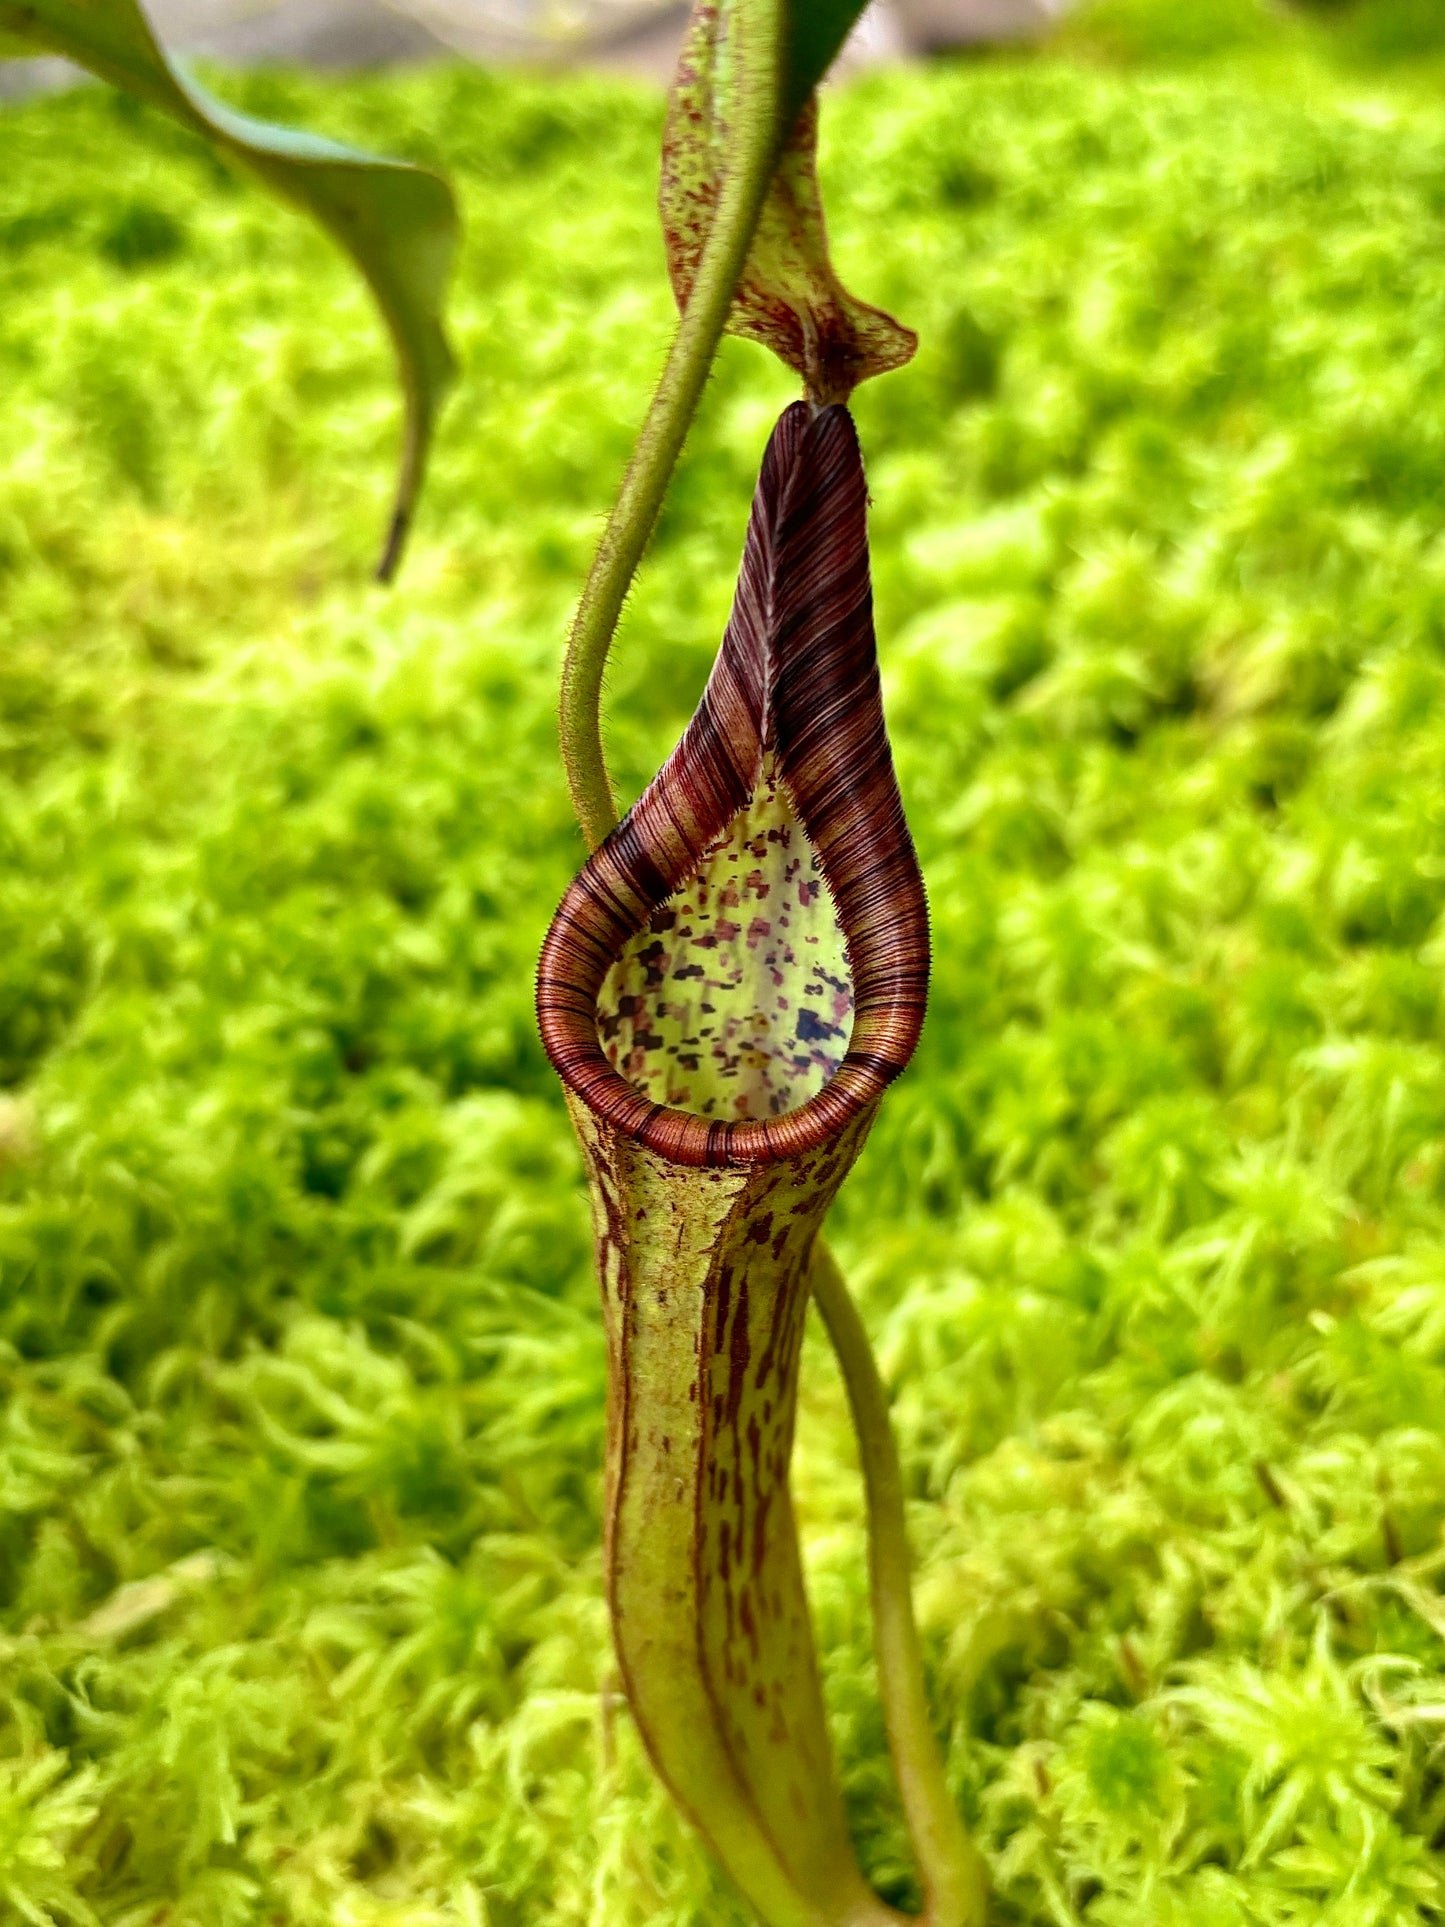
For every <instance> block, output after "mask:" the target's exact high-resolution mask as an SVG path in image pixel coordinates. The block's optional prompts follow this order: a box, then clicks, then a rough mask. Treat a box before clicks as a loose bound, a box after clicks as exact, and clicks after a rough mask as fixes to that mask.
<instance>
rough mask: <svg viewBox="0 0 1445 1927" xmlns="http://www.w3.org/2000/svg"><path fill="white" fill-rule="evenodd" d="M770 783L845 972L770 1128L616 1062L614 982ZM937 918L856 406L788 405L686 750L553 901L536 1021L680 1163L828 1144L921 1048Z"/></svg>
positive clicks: (660, 1151)
mask: <svg viewBox="0 0 1445 1927" xmlns="http://www.w3.org/2000/svg"><path fill="white" fill-rule="evenodd" d="M765 764H766V768H767V771H768V772H769V777H768V780H773V778H774V777H775V780H776V783H777V786H778V788H779V790H780V791H781V792H782V793H783V794H784V795H785V798H786V801H787V803H788V805H789V806H790V807H791V809H792V811H793V812H794V813H795V815H796V818H797V820H798V822H799V823H800V824H801V827H802V830H803V832H804V833H805V835H806V838H807V842H808V845H809V846H810V852H811V853H812V854H813V855H814V856H815V858H816V864H817V868H818V870H819V871H820V872H821V875H822V878H823V879H824V881H825V882H826V886H827V888H828V890H829V891H830V892H831V894H832V898H833V902H834V904H835V906H836V909H837V915H838V922H839V925H840V926H841V931H842V937H843V943H844V947H845V950H846V956H847V964H848V972H849V975H850V977H851V988H852V997H853V1021H852V1028H851V1033H850V1035H849V1038H848V1043H847V1049H846V1051H845V1052H844V1053H843V1055H842V1057H841V1059H840V1060H839V1061H838V1062H837V1064H836V1068H834V1069H833V1071H832V1074H831V1076H829V1078H828V1080H827V1082H826V1083H825V1084H824V1085H823V1087H822V1088H821V1089H820V1090H818V1091H817V1092H816V1093H815V1094H814V1095H812V1096H810V1097H808V1098H807V1100H806V1101H805V1102H803V1103H801V1104H798V1105H797V1106H796V1107H795V1108H792V1109H788V1110H785V1111H783V1112H782V1113H781V1114H780V1115H778V1116H775V1117H771V1116H770V1117H733V1118H726V1117H717V1116H711V1117H710V1116H704V1115H701V1114H699V1113H698V1112H697V1111H693V1110H687V1109H681V1108H677V1107H676V1106H673V1105H669V1104H664V1103H659V1102H657V1101H656V1100H655V1098H654V1097H652V1096H651V1095H649V1094H648V1092H647V1091H645V1090H642V1089H639V1088H638V1086H637V1085H636V1084H634V1083H631V1082H629V1081H628V1079H627V1078H626V1077H625V1076H623V1075H622V1074H621V1073H620V1072H619V1070H617V1069H616V1068H614V1066H613V1064H612V1063H611V1062H609V1060H608V1055H607V1050H606V1048H605V1047H604V1044H603V1040H602V1038H601V1036H600V1034H599V1029H598V1019H599V998H600V996H601V995H602V992H603V986H604V983H605V981H606V979H607V976H608V972H609V971H610V970H612V968H613V967H614V965H616V964H617V963H618V962H619V960H620V959H621V958H622V957H623V956H624V953H625V952H626V950H627V947H628V945H629V944H630V943H631V942H632V940H633V939H634V938H636V937H637V936H639V934H640V933H641V932H643V931H644V930H646V929H647V928H648V926H649V924H650V923H651V922H652V920H653V919H654V917H655V916H656V915H657V914H658V912H659V911H662V910H664V908H665V906H666V905H667V904H668V902H669V900H670V899H671V898H673V897H674V896H675V895H676V893H677V892H678V891H679V890H680V889H682V888H683V887H684V886H686V885H687V884H688V883H689V881H690V880H693V879H695V878H697V877H698V875H699V872H700V870H701V869H702V867H703V866H704V864H705V863H706V862H707V860H708V859H709V857H710V856H711V855H712V854H714V853H715V851H716V850H717V847H718V845H719V843H720V842H721V841H722V839H724V838H725V837H726V836H727V835H728V833H729V831H730V830H731V828H732V826H733V825H734V824H735V822H736V821H737V819H738V818H739V817H740V816H741V815H742V814H743V813H744V812H745V811H746V810H748V808H749V807H750V805H751V804H752V803H753V800H754V798H755V795H756V794H757V793H758V790H759V785H760V784H761V783H762V782H763V781H764V780H765ZM927 990H928V914H927V907H926V904H925V900H924V894H923V881H922V878H921V876H920V875H919V870H918V863H917V858H916V857H915V855H914V850H913V844H912V840H911V838H910V836H909V833H908V826H907V823H906V821H905V820H904V815H903V804H902V799H901V797H900V796H899V793H898V784H897V779H896V777H895V775H894V771H893V760H892V756H891V753H890V751H889V747H888V736H887V731H886V728H885V725H884V720H883V702H882V691H881V688H880V686H879V680H878V665H877V650H876V644H875V640H874V632H873V608H872V590H871V586H870V581H869V570H868V538H867V486H866V483H865V481H864V477H863V465H862V460H861V457H860V454H859V449H858V440H857V435H856V432H855V430H854V428H853V423H852V419H851V417H850V416H849V414H848V411H847V410H846V409H845V408H843V407H841V406H836V405H835V406H832V407H828V408H824V409H820V410H818V411H816V412H814V411H812V410H810V409H809V407H808V406H807V405H806V404H804V403H802V402H798V403H795V404H794V405H793V406H792V407H791V408H789V409H788V410H787V411H786V412H785V413H784V415H783V417H782V419H781V420H780V421H779V423H778V425H777V427H776V429H775V430H774V432H773V436H772V439H771V441H770V442H769V444H768V450H767V453H766V455H765V456H764V459H763V466H762V472H761V474H760V476H759V480H758V487H757V492H756V495H755V496H754V500H753V510H752V516H751V520H750V523H749V527H748V536H747V543H746V546H745V549H744V553H743V561H742V568H741V571H740V575H739V580H738V589H737V595H736V599H735V601H734V604H733V611H732V617H731V619H730V621H729V623H728V627H727V630H726V633H725V634H724V637H723V642H722V647H721V649H720V650H719V653H718V657H717V661H716V663H715V664H714V667H713V672H712V675H711V677H710V678H709V681H708V685H707V688H706V690H705V691H704V693H703V697H702V701H701V702H700V703H699V705H698V708H697V711H696V713H695V714H694V716H693V718H692V720H691V722H690V723H689V724H688V727H687V729H686V731H685V732H684V734H683V737H682V740H681V742H680V743H679V744H678V745H677V747H676V749H675V750H674V751H673V752H672V755H671V756H670V757H669V758H668V760H667V762H666V764H665V765H664V766H663V768H662V770H661V771H660V773H659V774H658V776H657V777H656V778H655V779H654V781H653V782H652V783H651V784H650V785H649V787H648V789H647V790H646V791H645V792H644V794H643V795H642V796H641V798H640V799H639V800H638V802H637V803H636V805H635V806H634V807H633V809H632V810H631V811H629V813H628V815H627V817H626V818H625V819H624V820H623V822H622V823H620V824H619V825H618V827H617V828H616V829H615V830H614V831H613V832H612V834H611V835H610V836H609V837H608V838H607V839H606V841H605V842H604V843H603V844H601V846H600V847H599V848H598V849H597V850H596V851H595V852H594V853H593V854H592V856H591V857H589V859H588V860H587V862H586V864H585V865H584V866H583V868H582V870H581V872H580V873H579V874H578V876H577V878H576V880H575V881H574V882H573V883H572V885H571V887H570V888H569V890H568V891H567V894H566V895H565V896H564V898H563V900H562V903H561V906H560V908H559V909H558V911H557V914H556V916H555V917H554V919H553V921H552V926H551V929H550V930H549V931H548V933H547V939H546V942H545V944H544V945H543V948H542V956H541V962H540V966H539V970H538V978H537V1014H538V1023H539V1027H540V1030H541V1035H542V1043H543V1046H544V1048H545V1050H546V1052H547V1055H548V1057H549V1058H550V1059H551V1062H552V1064H553V1067H554V1068H555V1069H556V1071H557V1073H558V1075H559V1076H560V1077H561V1079H562V1081H563V1083H564V1084H565V1085H566V1086H567V1088H568V1089H569V1090H570V1091H572V1092H573V1093H574V1094H575V1096H576V1097H577V1098H578V1099H579V1100H580V1101H581V1102H582V1103H583V1104H584V1105H586V1107H587V1108H588V1110H590V1111H591V1112H592V1114H593V1115H594V1116H595V1117H596V1118H597V1119H598V1120H599V1121H601V1122H602V1123H604V1124H606V1125H608V1126H610V1127H611V1128H612V1129H613V1130H615V1131H617V1132H618V1133H619V1134H620V1135H622V1136H624V1137H627V1138H630V1139H632V1140H633V1141H634V1142H636V1143H638V1144H641V1145H644V1146H645V1147H646V1148H647V1149H648V1150H650V1151H652V1152H654V1153H656V1154H657V1155H658V1156H660V1157H662V1158H664V1159H666V1160H668V1161H669V1162H671V1163H675V1164H680V1165H693V1166H697V1165H705V1166H728V1165H733V1166H748V1165H757V1164H766V1163H772V1162H777V1161H780V1160H782V1159H785V1158H790V1157H794V1156H796V1155H797V1154H798V1153H800V1152H804V1151H808V1150H811V1149H814V1148H816V1147H817V1146H819V1145H822V1144H824V1143H827V1142H830V1141H831V1140H833V1139H835V1138H836V1137H837V1136H838V1134H839V1133H840V1132H841V1131H842V1130H843V1128H844V1127H845V1126H846V1125H847V1124H848V1123H850V1122H851V1121H852V1120H853V1119H854V1118H856V1117H857V1116H858V1115H859V1114H860V1113H861V1112H863V1111H865V1110H866V1109H868V1108H869V1107H870V1106H871V1105H872V1104H874V1103H875V1102H876V1101H877V1099H878V1098H879V1096H880V1095H881V1094H882V1092H883V1090H884V1088H885V1087H886V1086H887V1085H888V1084H889V1083H890V1082H891V1081H892V1079H893V1078H894V1077H896V1076H897V1075H898V1073H899V1072H900V1071H901V1070H902V1069H903V1068H904V1066H905V1065H906V1064H907V1062H908V1060H909V1058H910V1057H911V1056H912V1054H913V1049H914V1046H915V1044H916V1043H917V1040H918V1033H919V1030H920V1028H921V1026H922V1022H923V1013H924V1007H925V1003H926V999H927Z"/></svg>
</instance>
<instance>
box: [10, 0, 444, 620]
mask: <svg viewBox="0 0 1445 1927" xmlns="http://www.w3.org/2000/svg"><path fill="white" fill-rule="evenodd" d="M7 36H9V37H10V38H11V39H15V38H18V39H19V40H20V41H22V42H24V43H25V44H26V46H27V47H40V48H44V49H45V50H46V51H48V52H51V53H57V54H63V55H65V56H66V58H68V59H70V60H73V61H76V62H77V63H78V64H79V65H80V66H83V67H86V68H89V70H90V71H91V72H92V73H94V74H98V75H99V76H100V77H101V78H102V79H103V80H108V81H109V82H110V83H111V84H112V85H113V86H116V87H120V88H123V89H124V90H125V91H126V92H127V93H130V94H134V95H136V96H137V97H138V98H139V99H141V100H144V101H147V102H149V103H150V105H151V106H153V107H157V108H159V109H160V111H161V112H162V113H165V114H169V115H170V116H171V117H172V119H174V120H178V121H180V122H181V123H182V125H184V126H187V127H191V128H193V129H195V131H196V132H198V133H200V134H203V135H205V136H206V138H207V139H209V140H211V141H214V142H215V143H216V144H217V145H218V146H220V147H221V148H223V149H225V150H226V151H227V152H229V153H231V154H233V155H235V156H236V158H237V159H238V160H240V161H242V162H243V163H244V164H245V165H246V166H247V167H249V168H250V169H251V171H252V172H253V173H255V174H258V175H259V176H260V177H261V179H262V180H263V181H265V183H266V184H267V186H268V187H271V188H272V189H274V191H275V192H276V193H278V194H280V195H282V196H283V197H284V198H285V199H287V200H289V201H293V202H295V204H296V205H297V206H298V207H301V208H303V209H304V210H305V211H306V212H307V213H309V214H311V215H313V216H314V217H315V218H316V219H317V220H318V221H319V222H320V223H321V225H322V226H323V227H324V228H325V229H326V230H327V232H328V233H329V234H330V235H331V236H332V238H333V239H334V240H336V241H337V242H338V243H339V244H340V245H341V247H343V248H344V249H345V250H346V252H347V253H348V254H349V255H350V256H351V258H352V260H353V261H354V262H355V263H356V265H357V267H358V268H359V269H360V270H361V272H362V274H363V275H364V276H365V278H366V281H367V283H368V285H369V286H370V288H371V291H372V293H373V294H374V295H375V297H376V301H377V305H378V306H379V307H380V309H381V312H382V316H383V318H384V320H385V322H386V325H387V327H388V329H389V330H390V333H391V338H392V342H393V345H394V347H395V349H396V355H397V361H398V363H399V365H400V371H401V378H402V385H403V387H404V389H405V392H406V436H405V444H404V449H403V454H402V464H401V475H400V480H399V482H398V486H397V496H396V506H395V509H394V511H393V515H392V521H391V528H390V531H389V533H388V536H387V541H386V546H385V549H384V551H383V554H382V558H381V563H380V566H379V568H378V571H377V573H378V574H379V576H380V577H381V579H382V581H384V582H386V581H390V580H391V578H392V576H393V575H394V574H395V572H396V568H397V565H398V563H399V562H400V560H401V554H402V550H403V548H404V546H405V543H406V536H407V531H408V529H409V527H410V523H411V518H412V513H413V510H414V508H415V505H416V499H417V494H418V492H419V490H420V487H421V481H422V476H423V473H424V471H425V468H426V459H427V451H428V448H429V446H430V442H431V436H432V429H433V427H434V425H435V421H436V416H437V411H438V409H439V408H440V405H441V402H442V398H443V396H444V395H445V393H446V390H447V388H448V386H449V385H450V383H451V381H452V378H453V375H454V373H455V364H454V363H453V360H452V355H451V350H450V349H449V348H448V346H447V341H446V336H445V334H444V332H443V328H442V310H443V306H444V303H445V298H446V289H447V283H448V281H449V279H450V276H451V266H452V257H453V255H454V253H455V250H456V240H457V228H458V221H457V210H456V203H455V200H454V199H453V196H452V191H451V189H450V188H449V187H448V185H447V184H446V182H445V181H444V180H442V179H441V177H440V176H439V175H437V174H433V173H431V172H430V171H429V170H428V169H426V168H422V167H416V166H413V165H412V164H411V163H409V162H406V161H394V160H385V159H381V158H379V157H378V156H376V155H372V154H366V153H362V152H361V151H360V150H359V149H356V148H350V147H343V146H340V145H339V144H338V143H337V142H335V141H329V140H325V139H323V138H321V137H319V136H317V135H314V134H305V133H297V132H294V131H292V130H291V129H289V128H285V127H275V126H272V125H271V124H270V123H269V122H266V121H260V120H254V119H252V118H251V116H250V115H248V114H240V113H236V112H235V111H234V110H233V109H232V108H230V107H227V106H226V105H225V104H224V103H223V102H222V101H219V100H217V99H216V98H215V96H214V95H213V94H210V93H208V92H207V91H206V90H205V88H203V87H201V86H199V85H198V84H197V83H196V82H195V81H194V80H191V79H190V78H188V77H187V76H186V75H185V74H183V73H182V72H181V71H180V69H179V68H177V67H176V66H175V65H174V64H173V63H172V62H171V60H170V59H169V58H168V57H167V55H166V53H165V51H164V50H163V48H162V47H161V45H160V43H159V41H158V40H157V39H156V36H155V34H154V33H153V31H152V29H151V26H150V23H149V21H148V20H147V18H146V15H145V13H144V11H143V10H142V8H141V6H140V5H139V0H0V51H3V50H4V48H5V46H6V45H7V44H8V43H7V38H6V37H7Z"/></svg>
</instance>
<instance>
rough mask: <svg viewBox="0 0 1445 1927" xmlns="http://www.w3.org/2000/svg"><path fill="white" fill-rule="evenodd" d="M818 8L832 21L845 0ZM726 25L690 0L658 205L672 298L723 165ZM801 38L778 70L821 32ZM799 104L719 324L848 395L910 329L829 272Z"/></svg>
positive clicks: (813, 113) (822, 386) (811, 381)
mask: <svg viewBox="0 0 1445 1927" xmlns="http://www.w3.org/2000/svg"><path fill="white" fill-rule="evenodd" d="M823 11H824V12H825V13H826V14H827V15H828V16H829V17H830V18H833V19H834V22H835V24H836V22H837V20H838V19H841V18H842V15H843V14H844V13H845V12H846V11H847V9H846V8H843V7H837V8H834V7H831V6H830V7H827V8H825V9H824V10H823ZM811 33H812V30H810V35H811ZM727 34H728V11H727V8H726V6H725V5H722V4H719V0H697V4H696V5H695V6H694V8H693V14H692V21H691V24H690V26H689V29H688V35H687V39H686V42H685V43H684V46H683V51H682V56H681V58H680V60H679V62H678V69H677V76H676V79H675V80H674V82H673V87H672V93H671V96H670V99H669V104H668V117H667V127H666V131H665V133H664V136H663V155H662V183H661V189H660V193H659V204H660V209H661V214H662V226H663V237H664V240H665V242H666V246H667V265H668V272H669V274H670V275H671V277H672V286H673V292H674V294H675V295H676V297H677V302H678V306H679V307H680V308H685V307H686V306H687V301H688V297H689V295H690V293H691V290H692V285H693V281H694V278H695V276H696V274H697V267H698V262H699V260H700V258H701V256H702V251H703V246H704V243H705V242H706V240H707V235H708V230H709V228H710V226H711V224H712V218H713V212H714V209H715V207H716V205H717V201H718V195H719V191H720V186H721V181H722V177H723V175H724V173H725V171H726V163H727V155H728V147H729V126H728V107H727V101H726V97H725V80H724V76H725V74H726V70H727V51H728V49H727ZM808 44H809V45H810V46H811V47H812V52H811V54H810V55H809V57H808V60H807V62H806V64H805V65H803V66H801V67H797V68H796V69H795V68H793V67H791V66H790V67H789V69H788V71H789V72H790V73H796V75H797V76H799V77H802V76H806V75H807V74H808V73H811V72H812V71H813V68H814V66H815V65H816V62H817V60H818V58H820V57H821V54H822V51H823V50H824V49H825V47H826V46H827V45H829V44H831V39H826V40H824V41H816V40H815V39H813V38H811V37H810V39H809V43H808ZM835 51H836V49H835ZM805 102H806V104H804V105H803V106H802V111H801V112H800V113H798V114H797V116H796V119H794V120H793V124H792V129H791V132H790V133H789V134H788V136H787V138H786V140H785V141H784V142H783V144H782V148H781V154H780V159H779V162H778V169H777V173H776V175H775V177H774V180H773V184H772V187H771V188H770V190H769V192H768V197H767V200H766V201H765V202H764V205H763V211H762V215H761V217H760V219H759V222H758V227H757V232H756V234H755V235H754V238H753V244H752V249H751V251H750V253H749V255H748V259H747V265H746V267H745V268H744V270H743V274H742V279H741V281H740V283H739V285H738V292H737V298H736V301H735V302H734V305H733V311H732V316H731V319H730V320H729V323H728V332H729V333H730V334H735V335H743V336H746V337H747V338H748V339H750V340H753V341H760V342H762V343H763V344H764V346H765V347H768V348H771V349H772V350H773V352H774V354H776V355H778V356H779V357H780V359H781V360H783V361H785V362H786V363H787V364H788V366H789V367H790V368H793V369H795V370H796V371H797V372H798V374H800V375H801V376H802V378H803V383H804V386H805V388H806V390H807V393H808V396H809V398H810V399H811V400H812V401H814V402H816V403H818V404H826V403H829V402H840V401H846V400H847V398H848V396H849V395H850V394H851V393H852V391H853V389H854V388H855V387H856V386H857V385H858V383H859V382H860V381H866V380H867V379H868V378H869V376H871V375H881V374H885V373H887V371H888V370H889V369H892V368H900V367H902V365H903V364H904V363H905V362H906V361H908V360H909V359H911V357H912V355H913V353H914V350H915V349H916V348H917V346H918V337H917V336H916V335H915V334H914V333H913V331H912V329H910V328H905V327H903V326H902V325H901V324H900V323H899V322H897V321H895V320H894V319H893V317H892V316H891V315H888V314H885V313H884V312H883V311H882V310H881V309H879V308H874V307H870V306H869V305H868V304H867V303H866V302H864V301H859V300H857V299H856V298H855V297H854V296H853V295H851V294H849V293H848V291H847V290H846V289H845V288H844V287H843V285H842V283H841V282H840V281H839V279H838V277H837V275H836V274H835V273H834V271H833V265H832V263H831V261H830V260H829V258H828V238H827V231H826V228H825V225H824V220H823V205H822V200H821V197H820V195H819V191H818V175H817V143H818V110H817V103H816V101H814V100H813V99H812V98H810V97H805Z"/></svg>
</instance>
